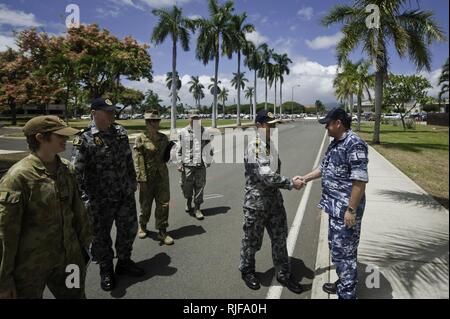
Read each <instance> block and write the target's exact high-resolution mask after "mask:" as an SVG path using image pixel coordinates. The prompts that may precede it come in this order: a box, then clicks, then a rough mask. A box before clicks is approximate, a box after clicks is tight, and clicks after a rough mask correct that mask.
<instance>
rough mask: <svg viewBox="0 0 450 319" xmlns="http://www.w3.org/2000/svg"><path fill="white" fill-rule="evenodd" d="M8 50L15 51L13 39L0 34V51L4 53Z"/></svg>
mask: <svg viewBox="0 0 450 319" xmlns="http://www.w3.org/2000/svg"><path fill="white" fill-rule="evenodd" d="M8 48H11V49H15V50H17V46H16V43H15V39H14V38H13V37H9V36H6V35H2V34H0V51H5V50H6V49H8Z"/></svg>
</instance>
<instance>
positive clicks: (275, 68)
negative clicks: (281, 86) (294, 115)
mask: <svg viewBox="0 0 450 319" xmlns="http://www.w3.org/2000/svg"><path fill="white" fill-rule="evenodd" d="M273 57H274V58H276V57H277V54H276V53H274V54H273ZM280 75H281V72H280V66H279V65H278V64H271V65H270V67H269V86H270V88H272V85H273V84H275V102H274V104H273V114H277V94H278V92H277V81H278V79H279V78H280Z"/></svg>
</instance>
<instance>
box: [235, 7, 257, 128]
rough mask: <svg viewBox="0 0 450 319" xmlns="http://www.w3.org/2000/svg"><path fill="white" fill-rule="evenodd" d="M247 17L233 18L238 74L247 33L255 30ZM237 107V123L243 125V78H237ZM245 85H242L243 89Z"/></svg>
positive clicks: (237, 16) (244, 14)
mask: <svg viewBox="0 0 450 319" xmlns="http://www.w3.org/2000/svg"><path fill="white" fill-rule="evenodd" d="M245 19H247V14H246V13H243V14H241V15H235V16H233V17H232V18H231V24H230V28H231V34H232V36H233V41H232V43H233V48H232V49H233V51H234V52H237V56H238V68H237V74H241V54H242V52H243V51H245V48H246V46H247V39H246V37H245V35H246V34H247V33H250V32H253V31H255V27H254V26H253V25H252V24H246V23H245ZM237 81H238V82H237V83H236V87H237V108H236V115H237V118H236V125H237V126H240V125H241V83H240V81H241V78H240V77H238V78H237ZM243 88H244V87H243V86H242V89H243Z"/></svg>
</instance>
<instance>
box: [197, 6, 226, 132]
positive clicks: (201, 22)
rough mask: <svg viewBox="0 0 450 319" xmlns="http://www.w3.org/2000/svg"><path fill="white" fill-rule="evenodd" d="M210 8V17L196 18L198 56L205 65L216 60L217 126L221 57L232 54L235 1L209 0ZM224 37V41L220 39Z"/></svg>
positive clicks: (214, 105) (215, 114) (215, 101)
mask: <svg viewBox="0 0 450 319" xmlns="http://www.w3.org/2000/svg"><path fill="white" fill-rule="evenodd" d="M208 10H209V15H210V18H209V20H208V19H198V20H196V25H197V26H198V27H199V29H200V32H199V36H198V40H197V49H196V56H197V59H199V60H201V61H202V62H203V64H204V65H206V64H208V62H209V61H211V60H214V87H215V88H216V89H214V90H213V92H214V93H213V95H214V103H213V109H212V127H217V123H216V116H217V95H218V90H217V81H218V74H219V57H220V51H222V55H227V56H228V58H230V59H231V56H232V47H233V44H232V40H233V37H232V34H231V30H230V29H231V28H230V21H231V18H232V13H233V11H234V3H233V1H231V0H229V1H227V2H226V3H225V4H224V5H222V6H221V5H219V4H218V2H217V0H208ZM221 39H222V42H221V41H220V40H221Z"/></svg>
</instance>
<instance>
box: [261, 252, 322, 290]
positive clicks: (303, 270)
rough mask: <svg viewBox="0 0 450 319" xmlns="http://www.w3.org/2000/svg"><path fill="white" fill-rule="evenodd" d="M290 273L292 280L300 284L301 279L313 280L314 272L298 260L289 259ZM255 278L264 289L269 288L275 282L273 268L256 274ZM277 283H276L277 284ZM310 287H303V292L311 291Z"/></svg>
mask: <svg viewBox="0 0 450 319" xmlns="http://www.w3.org/2000/svg"><path fill="white" fill-rule="evenodd" d="M290 262H291V272H292V275H293V276H294V278H295V279H296V280H297V281H299V282H302V280H303V278H307V279H313V278H314V271H313V270H312V269H310V268H308V267H307V266H306V265H305V263H304V262H303V261H302V260H301V259H298V258H294V257H291V258H290ZM256 277H258V279H259V280H260V283H261V285H262V286H264V287H270V286H271V285H272V284H273V282H274V280H275V282H277V281H276V279H275V268H273V267H272V268H270V269H268V270H267V271H266V272H264V273H262V272H256ZM277 283H278V282H277ZM311 287H312V285H303V288H304V291H308V290H311Z"/></svg>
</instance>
